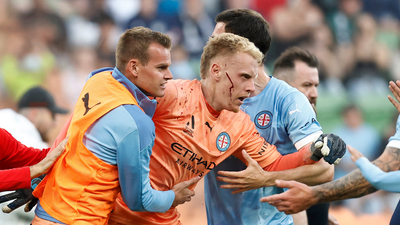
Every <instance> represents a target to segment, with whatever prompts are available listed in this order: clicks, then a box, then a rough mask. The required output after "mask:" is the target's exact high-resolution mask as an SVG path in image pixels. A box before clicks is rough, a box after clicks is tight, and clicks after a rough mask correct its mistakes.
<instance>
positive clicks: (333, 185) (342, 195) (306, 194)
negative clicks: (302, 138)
mask: <svg viewBox="0 0 400 225" xmlns="http://www.w3.org/2000/svg"><path fill="white" fill-rule="evenodd" d="M399 155H400V149H399V148H393V147H386V148H385V151H384V152H383V154H382V155H381V156H380V157H379V158H378V159H376V160H375V161H374V162H373V163H374V164H375V165H376V166H378V167H379V168H380V169H382V170H383V171H395V170H398V169H399V167H400V158H399ZM276 183H277V186H278V187H287V188H290V189H289V190H288V191H286V192H284V193H281V194H278V195H271V196H267V197H263V198H261V202H268V203H269V204H271V205H274V206H276V207H278V206H279V207H278V210H279V211H283V212H285V213H286V214H292V213H297V212H300V211H303V210H305V209H308V208H309V207H310V206H312V205H314V204H317V203H324V202H332V201H338V200H344V199H349V198H357V197H361V196H364V195H368V194H370V193H373V192H375V191H376V189H375V188H374V187H372V185H371V184H370V183H369V182H368V181H367V180H366V179H365V178H364V177H363V175H362V173H361V171H360V170H359V169H356V170H353V171H352V172H351V173H349V174H347V175H346V176H344V177H342V178H340V179H338V180H335V181H332V182H329V183H325V184H321V185H317V186H314V187H308V186H307V185H305V184H301V183H299V182H296V181H277V182H276Z"/></svg>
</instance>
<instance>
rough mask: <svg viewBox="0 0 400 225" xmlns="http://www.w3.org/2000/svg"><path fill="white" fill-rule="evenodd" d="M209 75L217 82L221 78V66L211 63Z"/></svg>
mask: <svg viewBox="0 0 400 225" xmlns="http://www.w3.org/2000/svg"><path fill="white" fill-rule="evenodd" d="M210 73H211V76H212V77H213V78H214V79H215V80H216V81H219V79H220V77H221V66H220V65H219V64H218V63H213V64H212V65H211V68H210Z"/></svg>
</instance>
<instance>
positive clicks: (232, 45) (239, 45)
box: [200, 33, 264, 79]
mask: <svg viewBox="0 0 400 225" xmlns="http://www.w3.org/2000/svg"><path fill="white" fill-rule="evenodd" d="M239 52H244V53H247V54H249V55H251V56H252V57H253V58H254V59H256V60H257V63H258V64H259V65H261V63H262V59H263V57H264V55H263V54H262V53H261V52H260V50H259V49H258V48H257V47H256V46H255V45H254V44H253V43H252V42H250V41H249V40H248V39H247V38H245V37H241V36H238V35H236V34H232V33H222V34H220V35H218V36H215V37H210V38H209V40H208V42H207V45H206V46H205V47H204V51H203V54H202V55H201V62H200V63H201V64H200V77H201V78H202V79H204V78H206V76H207V70H208V69H209V68H210V66H211V63H210V62H211V59H213V58H215V57H217V56H230V55H233V54H235V53H239Z"/></svg>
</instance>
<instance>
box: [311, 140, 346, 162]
mask: <svg viewBox="0 0 400 225" xmlns="http://www.w3.org/2000/svg"><path fill="white" fill-rule="evenodd" d="M311 151H312V153H313V155H312V156H311V159H312V160H314V161H319V160H320V159H321V158H324V160H325V161H327V162H328V163H329V164H335V165H336V164H338V163H339V162H340V160H341V159H342V157H343V156H344V154H345V153H346V143H345V142H344V141H343V140H342V139H341V138H340V137H339V136H337V135H334V134H321V135H320V136H319V137H318V138H317V139H316V140H315V141H314V143H313V144H312V145H311Z"/></svg>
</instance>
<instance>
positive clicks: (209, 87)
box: [200, 79, 222, 112]
mask: <svg viewBox="0 0 400 225" xmlns="http://www.w3.org/2000/svg"><path fill="white" fill-rule="evenodd" d="M209 80H210V79H201V80H200V83H201V92H203V95H204V99H205V100H206V101H207V103H208V104H209V105H210V106H211V107H212V108H213V109H215V110H216V111H218V112H220V111H222V109H219V108H218V107H216V106H217V104H216V102H215V99H216V93H215V90H216V88H215V86H214V85H213V83H212V82H209Z"/></svg>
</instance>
